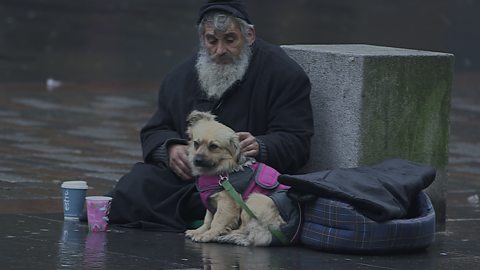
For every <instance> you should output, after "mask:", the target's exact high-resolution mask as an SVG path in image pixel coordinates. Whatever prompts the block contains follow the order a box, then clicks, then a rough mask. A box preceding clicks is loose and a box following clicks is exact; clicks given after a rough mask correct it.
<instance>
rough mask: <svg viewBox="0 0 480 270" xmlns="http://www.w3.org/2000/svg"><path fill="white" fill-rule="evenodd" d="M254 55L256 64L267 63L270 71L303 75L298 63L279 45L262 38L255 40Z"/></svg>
mask: <svg viewBox="0 0 480 270" xmlns="http://www.w3.org/2000/svg"><path fill="white" fill-rule="evenodd" d="M254 57H255V58H257V59H256V60H257V61H256V62H257V64H258V65H260V66H263V65H267V66H268V69H271V70H272V71H283V72H288V73H290V74H292V75H293V74H298V75H300V74H301V75H304V74H305V72H304V70H303V68H301V67H300V65H299V64H298V63H297V62H295V60H293V59H292V58H291V57H290V56H288V55H287V53H286V52H285V51H284V50H283V49H282V48H281V47H280V46H279V45H275V44H272V43H270V42H267V41H265V40H262V39H258V40H256V41H255V51H254Z"/></svg>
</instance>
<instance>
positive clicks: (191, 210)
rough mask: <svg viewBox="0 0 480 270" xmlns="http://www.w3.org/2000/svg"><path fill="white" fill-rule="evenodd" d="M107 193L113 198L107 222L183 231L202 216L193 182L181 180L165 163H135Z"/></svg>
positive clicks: (203, 212) (198, 196)
mask: <svg viewBox="0 0 480 270" xmlns="http://www.w3.org/2000/svg"><path fill="white" fill-rule="evenodd" d="M108 196H111V197H113V200H112V205H111V210H110V214H109V219H110V221H109V223H110V224H121V225H122V226H127V227H135V228H143V229H156V230H161V231H174V232H183V231H185V230H186V229H187V227H188V224H190V223H191V222H192V221H194V220H199V219H203V217H204V215H205V207H204V206H203V204H202V203H201V201H200V195H199V194H198V192H197V189H196V187H195V182H193V181H191V182H187V181H183V180H181V179H180V178H178V177H177V176H176V175H175V174H174V173H173V172H172V171H171V170H170V169H169V168H167V167H165V166H157V165H152V164H146V163H137V164H135V165H134V166H133V168H132V169H131V171H130V172H129V173H127V174H126V175H124V176H123V177H122V178H121V179H120V180H119V181H118V183H117V185H116V186H115V187H114V189H113V190H112V191H111V192H110V193H109V194H108Z"/></svg>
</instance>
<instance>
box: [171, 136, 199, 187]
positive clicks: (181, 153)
mask: <svg viewBox="0 0 480 270" xmlns="http://www.w3.org/2000/svg"><path fill="white" fill-rule="evenodd" d="M187 148H188V146H186V145H182V144H174V145H172V146H170V147H169V148H168V157H169V160H168V163H169V167H170V169H172V171H173V172H174V173H175V174H176V175H177V176H178V177H180V178H181V179H183V180H191V179H192V178H193V176H192V169H191V168H190V163H189V161H188V152H187Z"/></svg>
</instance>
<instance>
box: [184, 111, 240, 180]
mask: <svg viewBox="0 0 480 270" xmlns="http://www.w3.org/2000/svg"><path fill="white" fill-rule="evenodd" d="M187 121H188V129H187V135H188V137H189V142H188V143H189V147H188V157H189V160H190V163H191V167H192V172H193V175H217V174H220V173H225V172H232V171H236V170H239V169H241V167H242V165H243V164H244V163H245V161H246V158H245V156H243V155H242V154H241V153H240V143H239V140H238V135H237V134H236V133H235V131H233V130H232V129H231V128H229V127H227V126H225V125H223V124H221V123H220V122H218V121H216V120H215V116H214V115H213V114H210V113H208V112H199V111H193V112H192V113H190V115H189V116H188V119H187Z"/></svg>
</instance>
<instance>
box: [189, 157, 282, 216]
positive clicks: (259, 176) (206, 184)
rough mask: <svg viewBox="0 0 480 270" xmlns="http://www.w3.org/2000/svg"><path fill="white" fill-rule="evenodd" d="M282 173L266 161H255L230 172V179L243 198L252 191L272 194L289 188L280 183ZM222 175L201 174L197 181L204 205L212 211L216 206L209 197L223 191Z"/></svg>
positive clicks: (246, 197)
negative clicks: (265, 162) (242, 169)
mask: <svg viewBox="0 0 480 270" xmlns="http://www.w3.org/2000/svg"><path fill="white" fill-rule="evenodd" d="M279 175H280V173H279V172H277V171H276V170H275V169H274V168H272V167H270V166H268V165H266V164H264V163H258V162H257V163H254V164H252V165H250V166H248V167H245V168H244V171H239V172H235V173H231V174H229V181H230V182H231V184H232V185H233V186H234V187H235V189H236V190H237V191H238V192H239V193H241V194H242V198H243V200H246V199H248V196H250V194H252V193H261V194H265V195H270V194H271V193H272V192H273V191H275V190H282V189H288V188H289V186H285V185H282V184H280V183H279V182H278V181H277V178H278V176H279ZM219 182H220V176H218V175H217V176H199V177H198V178H197V181H196V186H197V190H198V191H199V192H200V198H201V200H202V203H203V205H205V207H206V208H207V209H208V210H209V211H210V212H212V213H215V211H216V208H215V207H213V205H211V204H210V203H208V198H209V197H210V196H212V195H213V194H215V193H217V192H219V191H222V190H223V188H222V186H221V185H220V183H219Z"/></svg>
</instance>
